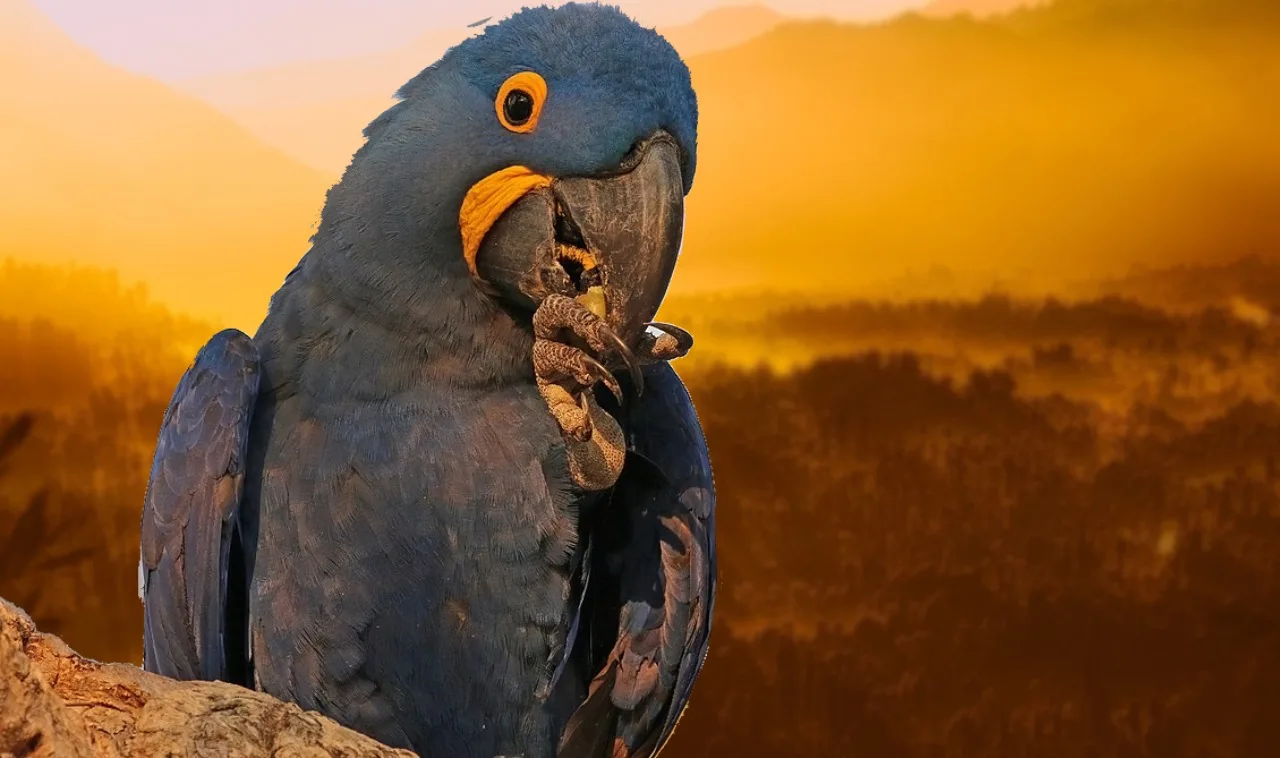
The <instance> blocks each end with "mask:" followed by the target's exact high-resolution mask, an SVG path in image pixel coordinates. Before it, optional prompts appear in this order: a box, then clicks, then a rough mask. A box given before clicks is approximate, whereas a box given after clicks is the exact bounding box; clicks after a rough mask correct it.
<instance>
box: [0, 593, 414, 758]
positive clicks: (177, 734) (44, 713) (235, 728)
mask: <svg viewBox="0 0 1280 758" xmlns="http://www.w3.org/2000/svg"><path fill="white" fill-rule="evenodd" d="M125 756H139V757H140V758H150V757H151V756H157V757H159V756H165V757H166V758H168V757H169V756H174V757H178V756H199V757H200V758H206V757H208V758H213V757H215V756H229V757H230V756H236V757H237V758H238V757H240V756H244V757H245V758H248V757H249V756H272V758H323V757H324V756H334V757H335V758H413V753H410V752H408V751H405V750H395V749H392V748H389V747H386V746H384V745H382V744H380V743H378V742H375V741H374V740H372V739H370V738H368V737H365V736H363V735H361V734H358V733H357V732H354V731H351V730H350V729H346V728H344V727H341V726H339V725H338V724H337V723H335V722H333V721H331V720H329V719H327V718H325V717H323V716H321V715H319V714H317V713H313V712H307V711H303V710H302V709H301V708H299V707H297V706H296V705H292V704H289V703H283V702H281V701H279V700H276V699H275V698H272V697H270V696H268V695H265V694H263V693H261V692H253V691H251V690H247V689H245V688H243V687H237V686H235V685H232V684H225V683H222V682H179V681H175V680H172V679H167V678H165V677H161V676H157V675H155V674H150V673H147V672H145V671H143V670H141V669H139V668H137V667H136V666H130V665H127V664H122V663H109V664H108V663H98V662H96V661H91V660H89V659H87V658H82V657H81V656H79V655H77V654H76V653H75V651H73V650H72V649H71V648H69V647H67V645H66V644H64V643H63V642H62V640H60V639H58V638H57V637H54V636H52V635H48V634H41V633H40V632H39V631H37V630H36V627H35V624H34V623H32V621H31V618H30V617H29V616H27V614H26V613H24V612H23V611H22V610H21V609H19V608H17V607H16V606H14V605H12V604H10V603H8V602H6V601H5V600H3V599H0V758H11V757H12V758H64V757H65V758H117V757H119V758H124V757H125Z"/></svg>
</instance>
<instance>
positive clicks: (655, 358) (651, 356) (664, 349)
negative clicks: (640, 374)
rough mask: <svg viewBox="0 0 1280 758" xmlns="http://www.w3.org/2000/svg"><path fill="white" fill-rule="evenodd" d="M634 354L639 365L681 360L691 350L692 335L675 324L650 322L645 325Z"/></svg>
mask: <svg viewBox="0 0 1280 758" xmlns="http://www.w3.org/2000/svg"><path fill="white" fill-rule="evenodd" d="M645 327H646V328H645V330H644V332H642V333H641V335H640V343H639V344H638V345H637V346H636V350H635V354H636V357H637V358H638V359H639V360H640V362H641V363H658V362H661V361H671V360H675V359H676V358H683V357H684V356H686V355H688V353H689V350H691V349H692V348H693V335H692V334H689V333H688V332H686V331H685V330H684V329H681V328H680V327H678V326H676V325H675V324H664V323H663V322H661V321H651V322H649V323H648V324H645Z"/></svg>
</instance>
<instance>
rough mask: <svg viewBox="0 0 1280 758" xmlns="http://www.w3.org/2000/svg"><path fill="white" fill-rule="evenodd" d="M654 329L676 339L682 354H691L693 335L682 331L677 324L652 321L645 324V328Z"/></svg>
mask: <svg viewBox="0 0 1280 758" xmlns="http://www.w3.org/2000/svg"><path fill="white" fill-rule="evenodd" d="M649 327H653V328H654V329H657V330H659V331H662V332H666V333H667V334H669V335H671V336H672V337H674V338H675V340H676V344H677V345H678V346H679V347H680V350H681V352H685V353H687V352H689V351H690V350H692V349H693V335H692V334H690V333H689V332H687V331H685V330H684V329H681V328H680V327H678V326H676V325H675V324H668V323H665V322H663V321H650V322H648V323H647V324H645V328H646V329H647V328H649Z"/></svg>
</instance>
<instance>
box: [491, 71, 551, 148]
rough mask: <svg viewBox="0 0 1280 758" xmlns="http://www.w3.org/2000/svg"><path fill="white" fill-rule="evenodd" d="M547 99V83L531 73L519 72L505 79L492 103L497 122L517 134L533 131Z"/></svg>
mask: <svg viewBox="0 0 1280 758" xmlns="http://www.w3.org/2000/svg"><path fill="white" fill-rule="evenodd" d="M546 99H547V82H546V81H545V80H544V79H543V78H542V77H541V76H538V75H537V74H535V73H534V72H532V71H521V72H520V73H518V74H516V75H515V76H512V77H511V78H510V79H507V81H506V82H504V83H503V84H502V88H501V89H500V90H498V98H497V100H496V102H495V103H494V105H495V106H497V109H498V121H500V122H502V125H503V126H504V127H506V128H507V129H508V130H510V131H513V132H516V133H518V134H525V133H528V132H531V131H533V129H534V127H536V126H537V125H538V116H539V115H541V113H542V105H543V103H544V102H546Z"/></svg>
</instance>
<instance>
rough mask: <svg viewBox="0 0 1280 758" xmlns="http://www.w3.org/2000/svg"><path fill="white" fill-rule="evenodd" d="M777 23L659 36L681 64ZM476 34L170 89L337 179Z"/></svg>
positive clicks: (709, 18) (740, 12) (739, 14)
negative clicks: (404, 97) (414, 82)
mask: <svg viewBox="0 0 1280 758" xmlns="http://www.w3.org/2000/svg"><path fill="white" fill-rule="evenodd" d="M784 20H785V17H783V16H782V15H781V14H779V13H777V12H775V11H773V10H771V9H769V8H766V7H764V6H759V5H749V6H740V7H728V8H720V9H717V10H713V11H710V12H708V13H707V14H705V15H703V16H701V17H699V18H698V19H697V20H695V21H693V22H691V23H688V24H683V25H679V26H674V27H669V28H663V29H660V30H659V31H660V32H662V34H663V35H664V36H665V37H666V38H667V39H668V40H670V41H671V44H672V45H674V46H675V47H676V49H678V50H680V52H681V53H682V54H683V55H685V56H686V57H689V56H694V55H699V54H702V53H705V52H710V51H714V50H721V49H725V48H729V47H733V46H735V45H738V44H741V43H743V42H745V41H747V40H750V39H752V38H754V37H758V36H759V35H761V34H763V33H765V32H767V31H768V30H770V29H772V28H773V27H775V26H777V25H778V24H779V23H781V22H782V21H784ZM481 31H483V28H465V27H457V28H449V29H440V30H435V31H433V32H430V33H428V34H426V35H424V36H422V37H421V38H419V39H418V40H416V41H415V42H414V43H413V44H411V45H409V46H407V47H404V48H401V49H398V50H392V51H389V52H386V53H381V54H377V55H365V56H360V57H353V58H345V59H340V60H327V61H314V62H304V63H295V64H290V65H286V66H278V67H274V68H265V69H259V70H253V71H243V72H237V73H231V74H219V75H212V76H204V77H198V78H193V79H189V80H184V81H181V82H179V83H178V84H177V86H179V87H180V88H181V89H183V90H184V91H186V92H188V93H189V94H192V95H195V96H196V97H199V98H201V99H203V100H205V101H206V102H209V103H211V104H213V105H214V106H216V107H217V108H218V109H219V110H221V111H223V112H224V113H226V114H228V115H229V116H231V117H232V118H234V119H235V120H236V121H237V122H238V123H240V124H241V125H242V126H244V127H245V128H246V129H248V130H249V131H250V132H252V133H253V134H255V135H257V136H258V137H259V138H260V139H262V140H264V141H265V142H268V143H270V144H272V145H276V146H278V147H279V148H280V149H281V150H282V151H284V152H286V153H287V154H289V155H290V156H292V157H293V158H295V159H296V160H298V161H300V162H302V163H306V164H307V165H310V166H313V167H316V168H317V169H320V170H322V171H325V172H328V173H332V174H338V173H340V172H341V171H342V170H343V169H345V168H346V166H347V163H348V162H349V161H350V159H351V156H352V154H354V153H355V151H356V149H358V148H359V147H360V144H361V142H362V140H363V137H362V136H361V135H362V132H363V131H364V127H365V126H366V125H367V124H368V123H369V122H370V121H372V120H373V119H374V118H375V117H376V116H377V115H378V114H379V113H381V112H382V111H384V110H385V109H386V108H388V107H389V106H390V105H392V104H393V102H394V100H393V99H392V96H393V95H394V94H395V91H396V90H397V89H399V88H400V85H402V84H404V83H405V82H406V81H408V80H409V79H411V78H412V77H413V76H414V75H415V74H417V73H418V72H419V71H421V70H422V69H423V68H425V67H426V66H428V65H430V64H431V63H433V62H435V61H436V60H437V59H439V58H440V56H441V55H443V54H444V52H445V51H446V50H448V49H449V48H450V47H453V46H454V45H456V44H458V43H459V42H461V41H462V40H464V39H466V38H467V37H469V36H472V35H474V34H478V33H480V32H481Z"/></svg>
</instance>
